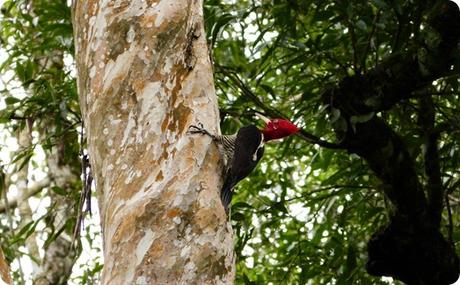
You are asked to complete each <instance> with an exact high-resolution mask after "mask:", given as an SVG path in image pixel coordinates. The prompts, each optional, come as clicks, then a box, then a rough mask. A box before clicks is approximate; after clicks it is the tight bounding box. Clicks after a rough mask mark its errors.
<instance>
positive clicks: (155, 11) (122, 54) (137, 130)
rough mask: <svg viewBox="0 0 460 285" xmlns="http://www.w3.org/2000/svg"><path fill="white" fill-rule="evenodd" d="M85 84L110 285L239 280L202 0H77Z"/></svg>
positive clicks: (81, 84) (82, 83)
mask: <svg viewBox="0 0 460 285" xmlns="http://www.w3.org/2000/svg"><path fill="white" fill-rule="evenodd" d="M74 15H75V19H74V24H75V42H76V55H77V68H78V88H79V94H80V103H81V109H82V113H83V116H84V120H85V125H86V132H87V138H88V149H89V155H90V162H91V167H92V171H93V176H94V178H95V182H96V188H97V192H98V199H99V207H100V213H101V222H102V228H103V239H104V260H105V265H104V269H103V273H102V284H232V283H233V278H234V254H233V242H232V230H231V227H230V223H229V222H228V221H227V218H226V215H225V213H224V210H223V207H222V205H221V202H220V199H219V187H220V185H221V182H222V181H221V177H220V171H221V165H220V156H219V153H218V151H217V148H216V147H215V145H214V144H213V143H212V141H211V139H210V138H208V137H206V136H188V135H187V134H186V131H187V127H188V126H189V125H190V124H192V123H196V122H202V123H203V124H204V125H205V126H206V128H208V129H209V130H210V131H212V132H215V133H218V132H219V126H218V122H219V120H218V109H217V98H216V96H215V91H214V86H213V78H212V69H211V64H210V61H209V58H208V52H207V46H206V40H205V32H204V29H203V15H202V1H195V0H163V1H148V0H146V1H141V0H136V1H127V0H125V1H115V2H113V1H77V3H76V4H75V10H74Z"/></svg>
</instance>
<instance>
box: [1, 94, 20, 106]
mask: <svg viewBox="0 0 460 285" xmlns="http://www.w3.org/2000/svg"><path fill="white" fill-rule="evenodd" d="M20 101H21V100H20V99H18V98H16V97H13V96H10V97H6V98H5V104H6V105H13V104H15V103H18V102H20Z"/></svg>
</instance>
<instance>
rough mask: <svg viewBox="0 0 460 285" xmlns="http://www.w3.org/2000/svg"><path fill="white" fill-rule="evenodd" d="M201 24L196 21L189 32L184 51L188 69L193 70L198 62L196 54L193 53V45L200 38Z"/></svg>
mask: <svg viewBox="0 0 460 285" xmlns="http://www.w3.org/2000/svg"><path fill="white" fill-rule="evenodd" d="M200 36H201V34H200V32H199V25H198V23H196V24H195V25H193V27H192V28H191V29H190V30H189V32H188V33H187V39H186V41H185V51H184V63H185V67H186V68H187V69H188V70H192V69H193V68H194V67H195V64H196V56H195V55H194V54H193V45H194V42H195V41H196V40H198V39H199V38H200Z"/></svg>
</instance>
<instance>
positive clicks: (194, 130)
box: [187, 123, 214, 139]
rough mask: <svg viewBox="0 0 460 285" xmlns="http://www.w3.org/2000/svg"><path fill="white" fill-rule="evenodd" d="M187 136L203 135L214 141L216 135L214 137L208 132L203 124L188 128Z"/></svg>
mask: <svg viewBox="0 0 460 285" xmlns="http://www.w3.org/2000/svg"><path fill="white" fill-rule="evenodd" d="M187 134H189V135H190V134H202V135H208V136H210V137H211V138H213V139H214V135H212V134H211V133H210V132H208V131H207V130H206V129H205V128H204V126H203V124H202V123H198V124H197V125H196V126H195V125H190V126H189V127H188V131H187Z"/></svg>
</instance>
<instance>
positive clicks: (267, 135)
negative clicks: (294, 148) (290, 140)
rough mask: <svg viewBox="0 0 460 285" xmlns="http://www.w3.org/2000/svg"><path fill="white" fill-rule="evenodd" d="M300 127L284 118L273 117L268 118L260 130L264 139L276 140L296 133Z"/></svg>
mask: <svg viewBox="0 0 460 285" xmlns="http://www.w3.org/2000/svg"><path fill="white" fill-rule="evenodd" d="M299 130H300V129H299V128H298V127H297V126H296V125H294V124H293V123H292V122H290V121H288V120H285V119H273V120H269V121H268V122H267V124H266V126H265V128H264V129H263V130H262V132H263V134H264V140H265V141H270V140H276V139H281V138H284V137H288V136H290V135H293V134H295V133H297V132H298V131H299Z"/></svg>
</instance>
